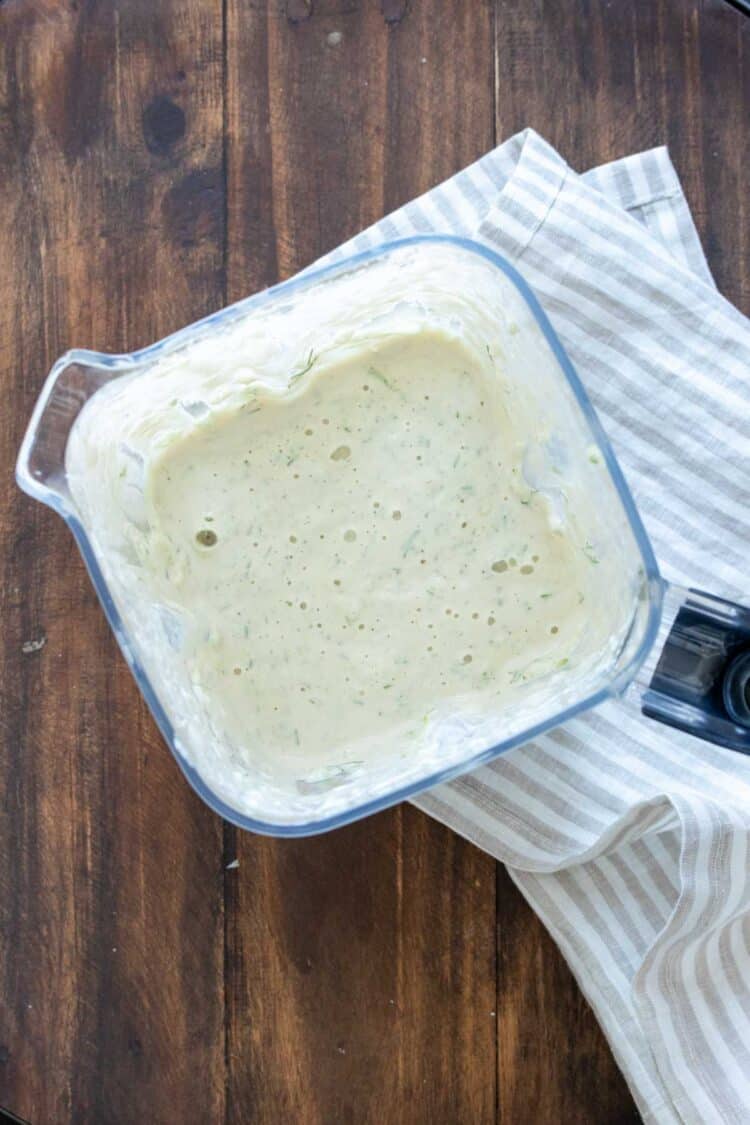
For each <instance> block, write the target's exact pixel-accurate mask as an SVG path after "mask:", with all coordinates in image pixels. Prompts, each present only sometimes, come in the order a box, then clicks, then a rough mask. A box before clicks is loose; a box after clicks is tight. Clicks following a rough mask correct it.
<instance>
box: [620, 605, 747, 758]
mask: <svg viewBox="0 0 750 1125" xmlns="http://www.w3.org/2000/svg"><path fill="white" fill-rule="evenodd" d="M625 699H626V700H627V702H628V703H629V704H631V705H634V706H636V707H637V708H638V710H639V712H641V713H642V714H644V715H646V716H648V717H649V718H651V719H656V720H657V721H658V722H661V723H666V724H667V725H669V726H672V727H676V728H677V729H679V730H684V731H687V732H688V733H689V734H693V735H695V736H697V737H698V738H703V739H705V740H706V741H708V742H714V743H716V744H717V745H719V746H724V747H726V748H727V749H729V750H737V751H738V752H740V753H743V754H750V608H749V607H747V606H743V605H739V604H738V603H736V602H730V601H726V600H725V599H724V598H719V597H716V595H714V594H707V593H704V592H703V591H701V590H688V589H684V588H681V587H679V586H671V585H667V586H666V588H665V592H664V603H663V611H662V618H661V623H660V626H659V633H658V635H657V638H656V641H655V642H654V645H653V647H652V649H651V651H650V653H649V655H648V656H647V657H646V660H645V661H644V663H643V664H642V665H641V668H640V669H639V671H638V673H637V675H636V677H635V679H634V680H633V681H632V682H631V683H630V685H629V686H628V688H627V689H626V691H625Z"/></svg>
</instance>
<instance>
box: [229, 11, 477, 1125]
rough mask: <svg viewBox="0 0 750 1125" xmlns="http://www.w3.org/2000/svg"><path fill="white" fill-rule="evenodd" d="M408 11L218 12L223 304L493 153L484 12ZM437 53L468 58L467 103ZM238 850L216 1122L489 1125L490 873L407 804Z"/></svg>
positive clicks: (245, 843) (245, 842)
mask: <svg viewBox="0 0 750 1125" xmlns="http://www.w3.org/2000/svg"><path fill="white" fill-rule="evenodd" d="M404 9H406V6H405V5H401V6H400V7H399V6H398V5H386V6H385V10H383V9H381V7H380V5H378V4H366V3H361V4H356V3H347V4H343V3H339V2H336V0H330V2H328V3H325V2H323V0H321V2H319V3H317V4H316V5H315V7H314V11H313V12H312V14H309V13H306V11H305V9H304V8H299V7H295V8H294V18H293V19H290V18H289V15H288V5H287V6H286V9H284V8H283V7H281V6H277V5H273V4H269V5H267V6H266V7H265V9H264V10H263V11H262V12H259V11H257V10H256V9H255V8H252V7H249V6H248V5H247V4H246V3H244V2H242V0H230V3H229V7H228V24H227V30H228V35H227V44H228V48H229V54H228V59H227V64H228V65H227V75H228V86H227V106H228V131H227V136H228V183H229V193H228V211H227V214H228V224H229V227H228V230H229V238H228V246H229V256H228V277H229V286H230V288H229V292H230V296H231V297H239V296H241V295H243V294H244V293H245V292H247V291H249V290H251V289H252V288H254V287H258V286H260V285H264V284H269V283H270V282H272V281H275V280H277V279H278V278H279V277H286V276H288V275H289V274H291V273H293V272H295V271H296V270H298V269H300V268H301V267H303V266H306V265H308V264H309V263H310V262H311V261H313V260H314V259H315V258H317V257H318V256H319V255H321V254H322V253H324V252H325V251H327V250H329V249H331V248H333V247H334V246H335V245H337V243H339V242H340V241H341V240H342V239H344V238H347V237H349V236H351V235H353V234H355V233H356V232H357V231H358V230H360V229H362V228H363V227H364V226H367V225H368V224H370V223H372V222H374V221H375V220H376V219H378V218H380V216H381V215H382V214H383V213H384V211H386V210H389V209H390V208H392V207H394V206H396V205H397V204H399V203H401V202H403V201H404V200H405V199H406V198H408V197H410V196H411V195H413V194H415V193H416V192H419V191H422V190H424V188H426V187H427V186H429V185H430V184H431V183H433V182H434V181H435V180H436V179H437V178H441V177H443V176H446V175H449V174H451V173H452V172H453V171H455V170H457V169H458V168H459V167H461V166H462V164H464V163H465V162H466V161H467V160H471V159H474V158H475V157H477V156H479V155H480V153H481V152H482V151H483V150H484V149H485V148H486V147H487V146H488V145H489V144H490V143H491V140H492V88H491V83H492V41H491V35H490V30H491V11H490V9H489V7H488V6H484V7H482V8H481V10H480V11H479V12H478V13H477V10H476V9H470V7H469V6H468V5H460V6H457V9H456V10H457V11H458V10H460V14H461V19H460V20H459V21H458V22H456V20H455V19H454V18H453V16H452V15H451V13H450V12H449V13H446V14H444V15H441V14H440V11H441V9H440V6H439V5H436V4H429V5H425V4H423V5H414V6H413V7H410V8H409V9H408V10H404ZM472 10H473V12H474V14H473V15H472V14H471V12H472ZM451 51H455V52H456V58H457V59H458V58H461V59H463V60H464V62H465V61H466V60H471V64H472V72H473V74H474V75H475V78H473V79H472V81H471V82H470V83H468V86H467V89H468V90H469V92H470V93H471V95H472V97H471V100H470V101H469V102H468V103H464V102H462V101H461V100H460V99H457V98H455V97H454V93H455V90H456V85H457V83H458V69H457V66H456V65H451V63H450V53H451ZM422 59H424V62H422V61H421V60H422ZM248 73H255V74H257V75H258V76H259V85H260V92H259V91H258V89H257V88H253V87H250V86H249V85H248V83H247V82H246V81H244V80H243V76H245V75H247V74H248ZM475 91H476V93H475ZM434 100H437V101H438V102H439V103H440V104H441V105H442V106H443V109H442V111H441V114H440V116H439V117H438V118H437V119H435V120H433V121H432V122H431V123H430V124H429V126H427V127H426V125H425V115H426V112H427V110H428V108H429V105H430V104H431V103H432V102H433V101H434ZM236 847H237V855H238V857H239V860H240V866H239V869H238V870H237V871H236V872H233V875H234V876H235V877H236V878H235V880H234V885H233V891H232V896H233V897H232V898H231V899H230V900H229V902H230V903H231V905H230V906H228V913H227V917H228V923H229V924H228V941H227V1019H228V1029H229V1040H228V1059H229V1086H228V1096H229V1105H230V1120H231V1121H233V1122H235V1121H236V1122H238V1123H239V1122H240V1121H245V1120H247V1119H248V1118H250V1119H251V1120H253V1121H254V1122H263V1123H269V1125H271V1123H274V1122H277V1121H280V1120H293V1121H295V1122H296V1121H299V1122H305V1123H306V1122H321V1123H324V1122H325V1123H328V1122H349V1121H351V1122H357V1123H360V1122H382V1121H387V1122H389V1123H390V1122H394V1123H395V1122H402V1121H403V1122H415V1121H425V1122H426V1121H433V1122H463V1121H466V1122H491V1121H493V1120H494V1117H495V1065H494V1059H495V1022H494V1016H493V1014H492V1013H493V1012H494V1006H495V965H494V951H495V930H494V926H495V903H494V864H493V862H492V861H491V860H490V859H489V858H488V857H487V856H484V855H481V854H479V853H478V852H476V851H475V850H474V849H473V848H471V847H470V846H469V845H467V844H465V843H464V842H463V841H460V840H457V839H456V838H455V837H454V836H452V835H451V834H450V833H449V832H447V831H446V830H445V829H443V828H441V827H440V826H438V825H435V824H433V823H430V822H429V821H428V820H427V819H426V818H425V817H423V816H422V815H421V814H419V813H417V812H416V811H415V810H412V809H408V808H403V809H398V810H396V811H393V812H389V813H385V814H382V815H381V816H378V817H375V818H372V819H370V820H368V821H366V822H364V823H363V824H359V825H355V826H353V827H351V828H347V829H345V830H343V831H340V832H337V833H335V834H334V835H332V836H327V837H323V838H320V839H313V840H306V841H301V842H281V843H279V842H272V841H264V840H258V839H253V838H252V837H250V836H247V835H243V836H241V837H240V838H239V839H237V841H236ZM428 1028H429V1033H428V1034H425V1031H426V1029H428Z"/></svg>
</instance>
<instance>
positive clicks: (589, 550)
mask: <svg viewBox="0 0 750 1125" xmlns="http://www.w3.org/2000/svg"><path fill="white" fill-rule="evenodd" d="M583 553H584V555H585V556H586V558H587V559H588V560H589V562H590V563H593V564H594V566H598V565H599V560H598V558H597V557H596V555H595V553H594V548H593V547H592V545H591V543H589V541H588V539H587V540H586V542H585V543H584V545H583Z"/></svg>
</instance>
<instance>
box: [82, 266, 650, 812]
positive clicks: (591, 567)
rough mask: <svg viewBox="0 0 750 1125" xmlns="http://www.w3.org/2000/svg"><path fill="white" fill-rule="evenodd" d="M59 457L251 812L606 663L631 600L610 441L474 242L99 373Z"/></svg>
mask: <svg viewBox="0 0 750 1125" xmlns="http://www.w3.org/2000/svg"><path fill="white" fill-rule="evenodd" d="M282 301H283V304H282ZM67 464H68V475H69V481H70V486H71V491H72V494H73V496H74V499H75V501H76V503H77V505H78V507H79V510H80V513H81V517H82V520H83V522H84V524H85V526H86V527H87V529H88V531H89V534H90V535H91V538H92V542H93V544H94V547H95V550H96V552H97V555H98V557H99V560H100V563H101V566H102V568H103V570H104V573H105V575H106V577H107V579H108V582H109V583H110V585H111V588H112V590H113V593H114V596H115V598H116V601H117V604H118V607H119V609H120V612H121V614H122V618H123V622H124V624H125V626H126V628H127V630H128V632H129V634H130V639H131V642H132V643H133V644H134V646H135V649H136V652H137V655H138V657H139V659H140V660H141V662H142V663H143V664H144V666H145V668H146V670H147V672H148V673H149V675H150V677H151V679H152V683H153V684H154V687H155V688H156V691H157V693H158V694H159V696H160V698H161V700H162V702H163V704H164V705H165V706H166V708H167V710H168V712H169V713H170V715H171V717H172V721H173V724H174V726H175V730H176V733H177V736H178V739H179V744H180V748H181V750H182V752H183V753H184V754H185V756H186V757H187V758H188V760H189V761H190V762H191V763H192V764H193V765H195V767H196V768H197V769H198V771H199V772H200V773H201V774H202V776H204V778H205V780H206V781H207V782H208V783H209V785H211V787H212V788H214V789H215V790H216V791H217V792H218V793H219V795H220V796H222V797H223V798H224V799H225V800H226V801H228V803H230V804H231V805H232V806H233V807H235V808H237V809H238V810H240V811H244V812H248V813H250V814H252V815H256V816H259V817H261V818H262V819H271V820H274V821H278V822H283V821H284V820H285V819H288V820H295V819H299V817H300V816H301V815H307V814H310V815H318V814H319V813H320V812H321V811H326V812H330V811H334V810H336V809H338V808H344V807H347V806H348V805H349V804H353V803H358V801H359V800H360V799H361V798H362V795H363V794H366V795H367V796H375V795H377V794H378V793H379V792H381V791H384V790H385V789H388V788H393V787H394V780H395V781H396V782H397V783H398V784H403V783H405V782H408V781H409V780H410V779H413V778H416V777H419V776H422V775H424V774H425V773H427V772H429V771H430V770H432V769H437V768H440V766H443V765H450V764H453V763H455V762H457V761H460V760H461V759H462V758H465V757H467V756H468V753H469V752H470V751H471V750H472V749H473V750H474V751H477V750H481V749H485V748H488V747H490V746H492V745H493V744H494V743H496V742H497V741H499V740H500V739H502V738H503V737H507V736H508V735H509V734H512V733H516V732H518V731H521V730H523V729H525V728H526V727H528V726H529V725H531V724H532V723H533V722H535V721H538V720H539V719H540V718H541V717H544V716H545V715H546V714H548V713H550V712H551V711H554V710H557V709H559V708H560V707H562V706H565V705H568V704H569V703H571V702H574V701H575V700H576V699H579V698H581V697H582V696H583V695H585V694H587V693H588V692H590V691H591V690H592V689H593V688H594V687H596V686H597V685H598V684H600V683H601V682H603V680H604V679H605V678H606V676H607V675H608V674H609V672H610V669H611V667H612V664H613V662H614V661H615V659H616V656H617V653H618V651H619V649H620V648H621V646H622V643H623V640H624V638H625V636H626V632H627V629H628V626H629V624H630V622H631V619H632V616H633V612H634V606H635V597H636V590H637V584H638V564H639V557H638V554H637V550H636V549H635V546H634V544H633V542H632V536H631V533H630V529H629V526H628V525H627V522H626V520H625V519H624V516H623V513H622V511H621V508H620V504H619V499H618V498H617V495H616V492H615V490H614V488H613V486H612V483H611V481H610V479H609V476H608V473H607V471H606V468H605V467H604V465H603V464H602V458H601V456H600V454H599V453H598V450H597V448H596V447H595V446H593V445H592V444H591V437H590V435H589V433H588V430H587V428H586V426H585V424H584V423H583V420H582V418H581V416H580V413H579V411H578V408H577V406H576V404H575V402H574V399H573V396H572V394H571V392H570V390H569V388H568V387H567V384H566V383H565V382H564V380H563V378H562V376H561V373H560V371H559V369H558V367H557V363H556V361H555V359H554V356H553V355H552V354H551V352H550V350H549V347H548V345H547V343H546V341H545V340H544V338H543V336H542V334H541V332H540V331H539V329H538V326H537V325H536V323H535V321H534V319H533V317H532V316H531V314H530V312H529V310H528V309H527V307H526V306H525V303H524V302H523V300H522V299H521V298H520V296H519V295H518V293H517V292H516V290H515V288H514V287H513V286H512V285H511V283H510V282H509V281H507V280H506V279H505V278H504V277H503V276H502V275H500V274H499V273H498V272H497V271H495V270H494V269H493V268H492V267H491V266H489V265H488V264H487V263H485V262H484V261H482V260H481V259H479V258H477V257H475V256H474V255H471V254H469V253H468V252H466V251H460V250H456V249H454V248H446V247H442V246H435V245H431V246H422V247H419V248H410V249H405V250H400V251H398V252H396V253H395V254H393V255H391V258H390V260H386V261H382V262H379V263H375V264H373V265H370V266H368V267H366V268H361V269H359V270H357V271H356V272H354V273H350V274H347V275H345V276H343V277H340V278H337V279H334V280H332V281H328V282H325V283H323V284H318V285H315V286H313V287H312V288H308V289H304V290H302V291H301V292H300V293H299V294H298V295H296V296H294V297H293V298H292V299H289V298H284V297H280V298H277V299H276V300H272V301H271V302H270V303H269V304H267V305H266V306H264V307H260V308H258V309H256V310H255V311H251V312H249V313H247V314H245V316H243V317H242V318H241V319H239V320H238V321H237V322H236V323H235V324H233V325H232V326H230V327H229V328H225V329H223V330H222V331H218V330H214V331H213V332H211V331H210V330H208V332H207V333H206V334H205V336H204V338H203V339H201V340H199V341H198V342H195V343H192V344H191V345H190V346H189V347H187V348H183V349H181V350H178V351H176V352H175V353H174V354H171V355H169V354H168V355H166V356H165V357H164V358H162V359H161V360H159V361H158V362H156V363H153V364H151V365H150V366H148V367H146V369H144V370H143V371H139V372H137V373H134V374H133V375H130V376H126V377H125V378H123V379H120V380H117V381H116V382H114V383H113V384H111V385H109V386H108V387H106V388H104V389H103V390H102V391H101V392H99V394H97V396H96V397H95V398H94V399H93V400H92V402H91V403H90V404H89V406H88V407H87V408H86V409H85V411H84V412H83V414H82V416H81V418H80V419H79V422H78V424H77V426H76V429H75V430H74V433H73V436H72V438H71V443H70V446H69V452H68V462H67Z"/></svg>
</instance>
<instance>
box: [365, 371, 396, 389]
mask: <svg viewBox="0 0 750 1125" xmlns="http://www.w3.org/2000/svg"><path fill="white" fill-rule="evenodd" d="M367 374H368V375H371V376H372V378H373V379H377V380H378V382H379V383H382V384H383V386H384V387H387V388H388V390H389V391H392V390H394V386H393V383H392V382H391V381H390V379H386V377H385V375H384V374H383V372H382V371H378V369H377V367H368V368H367Z"/></svg>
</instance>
